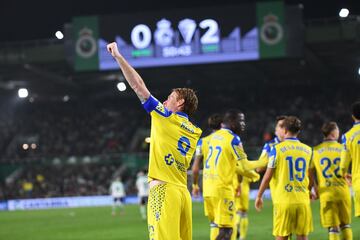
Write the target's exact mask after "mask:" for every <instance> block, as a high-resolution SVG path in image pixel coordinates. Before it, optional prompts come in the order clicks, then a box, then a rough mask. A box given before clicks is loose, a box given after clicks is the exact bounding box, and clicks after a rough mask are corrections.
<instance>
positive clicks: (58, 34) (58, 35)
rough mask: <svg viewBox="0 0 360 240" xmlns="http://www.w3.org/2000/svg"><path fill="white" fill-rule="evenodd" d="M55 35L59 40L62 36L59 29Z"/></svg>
mask: <svg viewBox="0 0 360 240" xmlns="http://www.w3.org/2000/svg"><path fill="white" fill-rule="evenodd" d="M55 37H56V38H57V39H60V40H61V39H63V38H64V34H63V33H62V32H61V31H56V33H55Z"/></svg>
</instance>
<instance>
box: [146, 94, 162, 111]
mask: <svg viewBox="0 0 360 240" xmlns="http://www.w3.org/2000/svg"><path fill="white" fill-rule="evenodd" d="M158 103H159V101H158V100H157V99H156V98H154V97H153V96H150V97H149V99H148V100H146V101H145V102H144V103H143V107H144V108H145V110H146V111H147V112H148V113H150V112H152V111H153V110H155V109H156V106H157V105H158Z"/></svg>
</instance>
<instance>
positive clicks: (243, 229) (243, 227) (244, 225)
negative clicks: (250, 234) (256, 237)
mask: <svg viewBox="0 0 360 240" xmlns="http://www.w3.org/2000/svg"><path fill="white" fill-rule="evenodd" d="M248 225H249V220H248V217H247V214H242V215H241V217H240V239H241V240H242V239H245V238H246V235H247V231H248Z"/></svg>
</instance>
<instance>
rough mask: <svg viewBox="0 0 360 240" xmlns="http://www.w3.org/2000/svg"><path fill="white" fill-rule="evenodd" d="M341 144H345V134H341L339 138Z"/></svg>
mask: <svg viewBox="0 0 360 240" xmlns="http://www.w3.org/2000/svg"><path fill="white" fill-rule="evenodd" d="M341 143H342V144H345V143H346V137H345V134H343V135H342V137H341Z"/></svg>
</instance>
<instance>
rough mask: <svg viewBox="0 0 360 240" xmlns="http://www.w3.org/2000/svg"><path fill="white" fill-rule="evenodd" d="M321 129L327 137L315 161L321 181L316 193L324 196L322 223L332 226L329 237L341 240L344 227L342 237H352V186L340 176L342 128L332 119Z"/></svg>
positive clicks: (347, 239)
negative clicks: (350, 187) (340, 130)
mask: <svg viewBox="0 0 360 240" xmlns="http://www.w3.org/2000/svg"><path fill="white" fill-rule="evenodd" d="M321 131H322V133H323V134H324V137H325V138H324V141H323V142H322V143H321V144H319V145H317V146H316V147H314V149H313V160H312V164H313V166H314V167H315V170H316V176H317V181H318V187H317V190H316V192H317V194H318V195H319V196H320V217H321V224H322V226H323V227H325V228H328V230H329V240H340V228H341V229H342V233H343V238H342V239H344V240H352V230H351V228H350V223H351V197H350V189H349V187H348V185H347V182H346V180H345V179H344V178H342V177H341V175H340V157H341V150H342V145H341V144H340V143H338V142H337V141H338V139H339V128H338V126H337V124H336V123H335V122H328V123H325V124H324V125H323V126H322V128H321Z"/></svg>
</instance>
